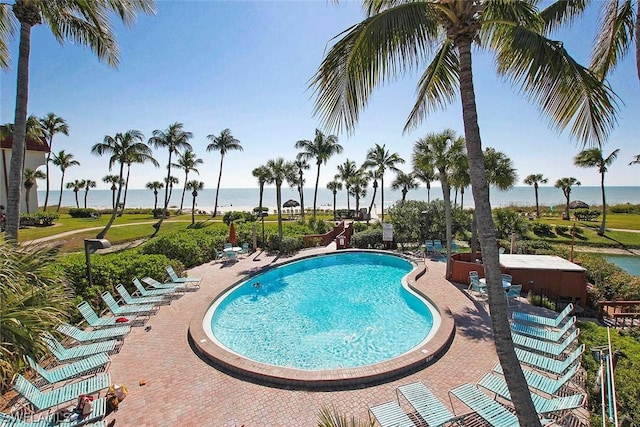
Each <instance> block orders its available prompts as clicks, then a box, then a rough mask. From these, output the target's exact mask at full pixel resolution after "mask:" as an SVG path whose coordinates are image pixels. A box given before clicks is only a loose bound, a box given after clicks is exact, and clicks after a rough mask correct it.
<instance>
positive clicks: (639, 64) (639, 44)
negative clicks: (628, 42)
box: [636, 1, 640, 80]
mask: <svg viewBox="0 0 640 427" xmlns="http://www.w3.org/2000/svg"><path fill="white" fill-rule="evenodd" d="M636 7H637V10H636V70H637V71H638V80H640V18H638V17H640V1H636Z"/></svg>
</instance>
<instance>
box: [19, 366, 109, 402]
mask: <svg viewBox="0 0 640 427" xmlns="http://www.w3.org/2000/svg"><path fill="white" fill-rule="evenodd" d="M110 383H111V380H110V378H109V374H97V375H95V376H93V377H91V378H87V379H85V380H82V381H79V382H76V383H72V384H67V385H64V386H62V387H59V388H54V389H53V390H50V391H47V392H45V393H43V392H41V391H40V390H38V388H37V387H36V386H34V385H33V384H31V383H30V382H29V381H27V380H26V379H25V378H24V377H23V376H22V375H20V374H17V379H16V382H15V384H14V385H13V389H14V390H15V391H17V392H18V393H20V394H21V395H22V396H23V397H24V398H25V399H27V400H28V401H29V403H31V405H32V406H33V407H34V408H35V409H36V410H37V411H44V410H45V409H49V408H52V407H54V406H58V405H61V404H63V403H66V402H70V401H72V400H76V399H77V398H78V396H80V395H81V394H93V393H97V392H99V391H100V390H104V389H106V388H108V387H109V384H110Z"/></svg>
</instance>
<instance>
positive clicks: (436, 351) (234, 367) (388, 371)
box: [188, 250, 455, 390]
mask: <svg viewBox="0 0 640 427" xmlns="http://www.w3.org/2000/svg"><path fill="white" fill-rule="evenodd" d="M348 251H353V250H348ZM358 251H360V252H362V250H358ZM354 252H355V251H354ZM367 252H378V253H384V254H387V255H389V252H388V251H367ZM393 255H396V256H402V255H399V254H393ZM315 256H321V255H310V256H306V257H301V258H296V261H298V260H300V259H304V258H311V257H315ZM405 258H407V257H405ZM408 259H409V260H410V261H413V262H414V264H416V262H415V260H414V259H410V258H408ZM278 265H281V264H278ZM278 265H274V266H272V267H269V269H270V268H273V267H276V266H278ZM264 271H266V269H263V270H261V271H258V272H254V273H253V274H250V275H248V276H246V277H244V278H243V279H242V280H240V281H238V282H235V283H233V284H232V285H231V286H229V287H227V288H226V289H224V290H223V291H222V292H220V293H219V294H218V295H217V296H216V297H215V298H214V299H213V300H212V301H211V303H210V304H208V305H206V306H205V307H204V308H203V309H201V310H199V311H197V312H195V313H194V314H193V316H192V318H191V320H190V322H189V330H188V336H189V341H190V343H191V347H192V348H193V349H194V351H195V352H196V353H197V354H198V355H199V356H200V357H201V358H202V359H204V360H205V361H207V362H208V363H210V364H211V365H213V366H214V367H216V368H218V369H220V370H222V371H224V372H227V373H230V374H232V375H235V376H238V377H240V378H243V379H246V380H248V381H253V382H257V383H260V384H265V385H270V386H276V387H282V388H294V389H303V390H337V389H349V388H361V387H364V386H370V385H372V384H379V383H383V382H387V381H391V380H394V379H396V378H399V377H401V376H403V375H407V374H410V373H413V372H416V371H418V370H421V369H424V368H426V367H427V366H429V365H431V364H432V363H434V362H435V361H437V360H438V359H439V358H440V356H442V355H443V354H444V352H445V351H446V350H447V348H448V347H449V346H450V345H451V342H452V341H453V338H454V336H455V322H454V319H453V316H452V314H451V311H450V310H449V308H448V306H447V305H446V301H435V300H434V299H432V298H430V297H429V294H428V284H427V283H426V281H424V280H423V281H422V282H419V280H420V278H422V277H423V276H424V274H425V273H426V271H427V268H426V266H424V265H423V266H420V265H417V266H416V268H414V269H413V270H412V271H411V272H410V273H409V275H407V276H406V280H407V284H408V286H409V287H410V288H411V289H412V290H413V291H415V292H416V293H418V294H419V295H420V296H421V297H422V298H424V299H425V300H427V301H429V302H430V303H431V304H432V305H433V307H434V308H435V310H436V311H437V312H438V314H439V315H440V318H441V319H440V327H439V328H438V330H437V331H436V333H435V334H434V335H433V336H432V337H431V339H430V340H429V341H427V342H426V343H425V344H423V345H422V346H420V347H418V348H416V349H414V350H411V351H409V352H407V353H405V354H403V355H401V356H398V357H396V358H393V359H391V360H388V361H384V362H380V363H376V364H372V365H367V366H362V367H357V368H348V369H332V370H323V371H305V370H300V369H293V368H285V367H279V366H273V365H268V364H263V363H259V362H256V361H252V360H250V359H247V358H244V357H242V356H240V355H237V354H235V353H232V352H230V351H228V350H227V349H225V348H223V347H220V346H219V345H217V344H216V343H214V342H213V341H211V339H210V338H209V337H208V336H207V334H206V332H205V330H204V328H203V326H202V320H203V318H204V316H205V314H206V313H207V311H208V310H209V308H210V307H211V305H213V304H214V302H215V301H216V300H217V299H218V298H220V296H222V295H224V294H225V293H226V292H227V291H228V290H229V289H231V288H233V287H235V286H236V285H237V284H238V283H240V282H241V281H245V280H246V279H247V277H251V276H253V275H255V274H258V273H263V272H264Z"/></svg>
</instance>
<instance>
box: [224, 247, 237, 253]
mask: <svg viewBox="0 0 640 427" xmlns="http://www.w3.org/2000/svg"><path fill="white" fill-rule="evenodd" d="M241 250H242V248H241V247H240V246H233V247H231V248H224V249H223V250H222V251H223V252H225V253H226V252H235V253H238V252H240V251H241Z"/></svg>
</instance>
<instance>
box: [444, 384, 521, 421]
mask: <svg viewBox="0 0 640 427" xmlns="http://www.w3.org/2000/svg"><path fill="white" fill-rule="evenodd" d="M449 394H450V395H451V394H452V395H454V396H455V397H457V398H458V399H459V400H460V401H461V402H462V403H464V404H465V405H467V406H468V407H469V408H471V410H472V411H473V412H475V413H476V414H478V415H479V416H480V417H482V418H483V419H484V420H485V421H486V422H487V423H488V424H489V425H491V426H494V427H519V426H520V424H519V423H518V417H516V416H515V414H513V413H512V412H510V411H509V410H507V408H505V407H504V406H502V405H501V404H499V403H498V402H496V401H495V400H493V399H492V398H490V397H489V396H487V395H486V394H484V393H483V392H482V391H480V390H478V389H477V388H476V387H475V386H473V385H471V384H462V385H459V386H458V387H456V388H454V389H452V390H450V391H449ZM452 406H453V405H452Z"/></svg>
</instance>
